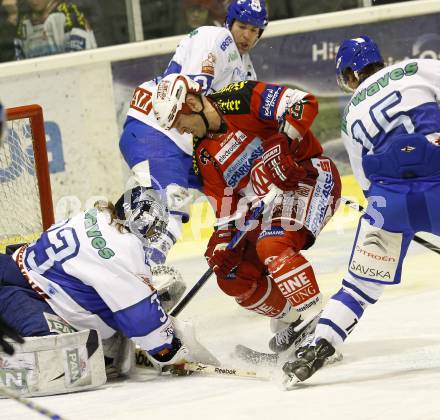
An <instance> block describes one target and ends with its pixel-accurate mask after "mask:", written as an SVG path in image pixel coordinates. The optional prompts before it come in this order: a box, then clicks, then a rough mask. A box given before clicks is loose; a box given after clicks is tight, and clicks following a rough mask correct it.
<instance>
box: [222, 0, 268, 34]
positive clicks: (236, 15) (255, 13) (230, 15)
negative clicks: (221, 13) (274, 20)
mask: <svg viewBox="0 0 440 420" xmlns="http://www.w3.org/2000/svg"><path fill="white" fill-rule="evenodd" d="M234 20H238V21H239V22H242V23H246V24H248V25H252V26H255V27H256V28H260V36H261V34H262V33H263V31H264V29H266V26H267V23H268V19H267V10H266V3H265V0H232V2H231V4H230V5H229V6H228V10H227V12H226V20H225V26H226V27H227V28H228V29H231V28H232V24H233V23H234Z"/></svg>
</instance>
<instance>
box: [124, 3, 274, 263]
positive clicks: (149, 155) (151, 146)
mask: <svg viewBox="0 0 440 420" xmlns="http://www.w3.org/2000/svg"><path fill="white" fill-rule="evenodd" d="M267 22H268V21H267V12H266V7H265V2H264V0H233V1H232V2H231V4H230V5H229V7H228V11H227V16H226V21H225V27H223V28H222V27H216V26H203V27H200V28H198V29H196V30H195V31H193V32H191V33H190V34H189V35H187V36H186V37H185V38H184V39H183V40H182V41H181V42H180V43H179V45H178V47H177V49H176V52H175V54H174V56H173V57H172V59H171V61H170V63H169V65H168V68H167V69H166V71H165V73H164V75H163V76H166V75H168V74H171V73H182V74H186V75H188V76H190V77H191V78H192V79H193V80H195V81H197V82H198V83H199V84H200V85H201V86H202V88H203V92H204V93H211V92H213V91H216V90H219V89H220V88H222V87H224V86H225V85H227V84H229V83H232V82H237V81H241V80H255V79H256V74H255V70H254V68H253V65H252V62H251V59H250V56H249V51H250V50H251V48H252V47H253V46H254V45H255V44H256V42H257V41H258V39H259V37H260V36H261V34H262V33H263V31H264V29H265V28H266V26H267ZM155 90H156V80H151V81H148V82H145V83H143V84H141V85H140V86H138V87H137V88H136V90H135V92H134V94H133V98H132V100H131V102H130V109H129V110H128V113H127V119H126V121H125V123H124V130H123V132H122V135H121V138H120V142H119V147H120V150H121V153H122V155H123V156H124V159H125V161H126V162H127V164H128V165H129V167H130V168H131V170H132V172H133V175H134V180H135V182H136V183H137V184H139V185H143V186H148V187H153V188H156V187H155V185H158V186H160V187H159V188H163V189H166V191H167V195H168V207H169V210H170V213H171V215H170V220H169V224H168V228H167V235H164V236H163V237H162V238H161V240H159V241H156V242H154V243H152V246H151V247H150V252H151V260H152V262H153V263H155V264H163V263H164V262H165V259H166V256H167V253H168V251H169V249H170V248H171V247H172V246H173V245H174V243H175V242H176V240H177V239H178V238H179V237H180V235H181V229H182V223H186V222H187V221H188V220H189V205H190V203H191V200H192V197H191V194H190V192H189V189H198V190H199V189H200V188H201V184H200V180H199V179H198V178H197V176H196V175H195V174H194V171H193V159H192V154H193V144H192V136H191V135H189V134H184V135H180V134H179V133H178V132H177V131H176V130H171V131H165V130H163V129H162V128H161V127H160V126H159V125H158V123H157V121H156V118H155V117H154V115H153V112H152V104H151V99H152V97H153V93H154V92H155Z"/></svg>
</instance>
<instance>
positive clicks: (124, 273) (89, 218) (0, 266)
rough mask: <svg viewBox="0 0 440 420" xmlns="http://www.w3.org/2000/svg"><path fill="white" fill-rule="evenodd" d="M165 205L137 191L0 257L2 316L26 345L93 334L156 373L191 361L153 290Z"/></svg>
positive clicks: (149, 193)
mask: <svg viewBox="0 0 440 420" xmlns="http://www.w3.org/2000/svg"><path fill="white" fill-rule="evenodd" d="M163 201H164V200H162V201H161V200H160V197H159V194H158V193H157V192H155V191H154V190H152V189H146V188H143V187H136V188H134V189H132V190H129V191H128V192H127V193H125V194H124V195H123V196H122V197H121V198H120V199H119V200H118V202H117V203H116V204H115V206H113V205H111V204H110V203H104V204H103V203H99V204H97V205H96V206H95V207H94V208H92V209H89V210H87V211H85V212H82V213H80V214H78V215H77V216H74V217H73V218H71V219H68V220H65V221H63V222H60V223H58V224H55V225H53V226H51V227H50V228H49V229H48V230H47V231H45V232H43V233H42V235H41V236H40V238H39V239H37V240H36V241H35V242H32V243H30V244H28V245H23V246H21V247H20V248H19V249H17V250H16V251H15V252H14V254H13V255H12V256H9V255H5V254H0V315H1V316H2V317H3V318H4V320H5V321H6V322H7V323H8V324H9V325H10V326H11V327H13V328H15V329H16V330H17V331H18V333H19V334H21V335H22V336H24V337H41V340H43V339H45V338H46V337H48V336H50V335H51V334H54V333H55V334H56V333H58V332H60V331H61V332H72V331H75V330H76V331H83V330H88V329H89V330H97V331H98V332H99V334H100V336H101V338H102V339H103V340H107V339H110V338H111V337H113V336H114V335H115V333H119V334H121V335H122V336H124V337H128V338H130V339H131V340H132V341H133V342H134V343H135V344H137V345H138V346H139V347H140V348H141V349H142V350H144V351H145V352H147V353H148V354H149V355H150V360H151V362H152V363H153V364H155V365H156V366H158V367H162V366H168V365H173V364H175V363H177V362H181V361H183V360H189V358H190V355H189V350H188V348H187V346H185V343H183V342H182V341H181V339H182V340H185V339H184V338H182V337H180V338H178V336H177V334H178V333H177V331H176V330H175V328H174V327H175V325H174V322H173V320H172V319H171V318H170V317H169V316H168V314H167V313H166V312H165V311H164V309H163V307H162V305H161V302H160V301H159V299H158V296H157V291H156V290H155V289H154V288H153V287H152V286H151V271H150V267H149V265H148V260H146V257H145V252H144V246H145V245H148V243H149V241H150V240H152V239H154V237H155V236H157V235H158V234H161V233H162V232H163V230H164V229H165V227H166V223H167V217H168V215H167V209H166V206H165V205H164V204H163ZM60 326H61V327H60ZM42 343H44V340H43V341H42ZM41 345H43V344H41ZM133 360H134V359H133Z"/></svg>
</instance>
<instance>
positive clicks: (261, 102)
mask: <svg viewBox="0 0 440 420" xmlns="http://www.w3.org/2000/svg"><path fill="white" fill-rule="evenodd" d="M208 98H209V99H210V101H211V102H212V103H213V104H214V106H216V108H217V109H218V111H219V113H220V114H221V116H222V119H223V123H222V126H221V128H220V130H219V132H216V133H213V132H209V133H208V135H207V137H205V138H204V139H202V140H200V141H199V142H198V145H197V147H196V161H197V166H198V169H199V171H200V174H201V176H202V179H203V191H204V193H205V194H206V195H207V196H208V197H209V198H210V200H211V204H212V205H213V206H214V208H215V209H216V216H217V217H218V218H219V217H228V216H230V215H231V214H232V213H234V212H235V211H236V209H237V204H238V201H239V199H240V198H241V197H246V201H247V202H254V201H256V200H257V199H259V198H261V197H263V196H264V195H265V194H266V193H267V192H268V190H269V187H270V185H271V182H270V181H269V177H268V176H267V175H266V172H265V168H264V166H263V163H262V161H261V156H262V155H263V153H264V150H263V146H262V144H263V142H264V141H265V139H268V138H269V137H270V136H272V135H274V134H277V133H278V132H279V131H282V132H285V133H286V134H288V136H289V137H290V138H291V139H292V142H291V146H290V150H291V153H292V155H293V156H294V158H295V160H296V161H297V162H298V163H300V164H301V162H307V161H309V160H310V159H311V158H313V157H317V156H320V155H321V154H322V147H321V145H320V143H319V141H318V140H317V139H316V137H315V136H314V135H313V133H312V132H311V130H310V126H311V124H312V122H313V120H314V119H315V117H316V115H317V113H318V104H317V101H316V98H315V97H314V96H313V95H311V94H310V93H307V92H303V91H300V90H298V89H290V88H287V87H284V86H279V85H274V84H268V83H263V82H258V81H243V82H237V83H233V84H230V85H228V86H226V87H225V88H223V89H221V90H220V91H218V92H216V93H214V94H211V95H208ZM222 203H223V204H222ZM222 207H223V209H222Z"/></svg>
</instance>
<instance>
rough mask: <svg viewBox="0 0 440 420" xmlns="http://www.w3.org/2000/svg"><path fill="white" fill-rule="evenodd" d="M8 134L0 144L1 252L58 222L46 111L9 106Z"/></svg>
mask: <svg viewBox="0 0 440 420" xmlns="http://www.w3.org/2000/svg"><path fill="white" fill-rule="evenodd" d="M6 119H7V134H6V137H5V141H4V144H3V146H2V147H0V199H1V211H0V252H1V251H3V250H4V247H5V246H6V245H9V244H14V243H20V242H29V241H31V240H33V239H35V238H36V237H38V235H39V234H40V233H41V232H42V231H43V230H45V229H47V228H48V227H49V226H50V225H51V224H53V223H54V213H53V203H52V190H51V186H50V177H49V164H48V158H47V150H46V134H45V130H44V119H43V110H42V108H41V106H39V105H27V106H19V107H15V108H8V109H6Z"/></svg>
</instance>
